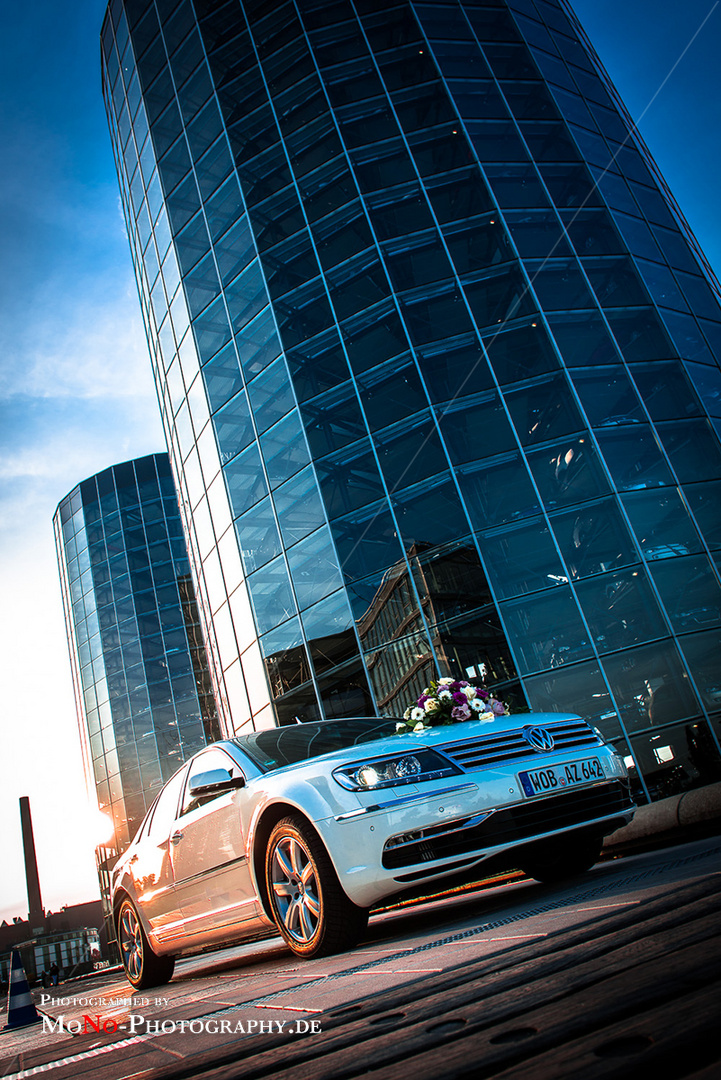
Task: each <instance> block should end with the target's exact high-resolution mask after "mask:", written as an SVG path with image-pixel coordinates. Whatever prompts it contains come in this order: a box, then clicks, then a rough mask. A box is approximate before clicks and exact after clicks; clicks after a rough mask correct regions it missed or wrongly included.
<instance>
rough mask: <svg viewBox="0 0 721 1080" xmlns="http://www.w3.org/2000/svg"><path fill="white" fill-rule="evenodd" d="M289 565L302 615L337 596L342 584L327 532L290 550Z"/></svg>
mask: <svg viewBox="0 0 721 1080" xmlns="http://www.w3.org/2000/svg"><path fill="white" fill-rule="evenodd" d="M288 563H289V566H290V573H291V577H292V579H293V587H294V589H295V595H296V600H297V602H298V606H299V608H300V609H301V611H302V610H303V609H304V608H307V607H311V605H313V604H315V603H317V602H318V601H319V600H322V599H323V597H324V596H328V595H329V594H330V593H332V592H335V590H336V589H339V588H340V587H341V586H342V584H343V579H342V577H341V573H340V570H339V569H338V560H337V558H336V554H335V549H334V548H333V544H332V542H331V538H330V533H329V532H328V529H327V528H322V529H319V530H318V532H316V533H313V534H312V535H311V536H307V537H306V538H305V539H304V540H301V541H300V543H298V544H296V545H295V546H294V547H292V548H290V549H289V551H288Z"/></svg>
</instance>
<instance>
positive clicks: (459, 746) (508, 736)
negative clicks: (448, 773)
mask: <svg viewBox="0 0 721 1080" xmlns="http://www.w3.org/2000/svg"><path fill="white" fill-rule="evenodd" d="M539 726H540V727H542V728H543V729H544V730H545V731H549V732H550V733H551V735H553V742H554V746H553V749H554V751H555V750H577V749H578V748H579V747H583V746H598V745H599V743H600V739H599V738H598V736H597V735H596V733H595V732H594V731H593V729H592V728H590V727H589V726H588V724H587V723H586V722H585V721H584V720H563V721H554V722H553V723H550V724H541V725H539ZM436 749H437V750H440V751H441V752H442V753H443V754H445V755H446V757H449V758H450V759H451V761H454V762H455V763H456V765H460V766H461V768H462V769H484V768H487V767H488V766H489V765H501V764H503V763H505V762H508V761H511V762H514V761H520V760H521V759H522V758H527V757H534V756H535V751H534V750H533V748H532V747H531V746H530V745H529V743H528V742H526V740H525V739H524V738H523V735H522V734H521V732H520V731H502V732H496V733H493V734H489V735H481V736H480V737H479V738H477V739H466V740H465V741H464V742H452V743H446V744H445V745H443V746H438V747H436Z"/></svg>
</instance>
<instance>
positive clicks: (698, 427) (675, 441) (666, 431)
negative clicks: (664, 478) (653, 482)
mask: <svg viewBox="0 0 721 1080" xmlns="http://www.w3.org/2000/svg"><path fill="white" fill-rule="evenodd" d="M658 433H659V435H660V436H661V442H662V443H663V445H664V447H665V449H666V453H667V454H668V456H669V458H670V459H671V464H672V465H673V467H674V469H675V470H676V474H677V475H678V478H679V480H680V481H681V483H686V482H691V481H693V480H714V479H716V478H717V477H718V476H719V475H721V449H719V443H718V439H717V438H716V437H715V436H714V434H713V432H712V429H711V426H710V424H709V423H708V421H705V420H685V421H679V422H675V423H665V424H659V425H658Z"/></svg>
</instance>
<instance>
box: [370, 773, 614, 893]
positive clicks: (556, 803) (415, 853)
mask: <svg viewBox="0 0 721 1080" xmlns="http://www.w3.org/2000/svg"><path fill="white" fill-rule="evenodd" d="M632 808H633V802H632V801H631V797H630V795H629V788H628V784H627V783H626V782H625V781H613V782H612V783H609V784H595V785H594V786H592V787H588V788H579V789H578V790H577V791H567V792H564V794H563V795H553V796H551V797H550V798H547V799H533V800H529V801H528V802H525V803H520V804H519V805H518V806H511V807H508V809H506V810H497V811H495V812H492V813H491V814H490V816H488V817H484V815H483V814H479V815H477V816H469V817H466V818H461V819H456V820H455V821H453V822H449V823H447V824H445V825H433V826H431V827H429V828H427V829H418V830H416V831H415V832H408V833H404V834H402V835H401V836H395V837H392V838H391V839H390V840H388V841H387V842H386V845H385V847H384V849H383V857H382V860H381V861H382V864H383V866H384V867H385V868H386V869H387V870H395V869H397V868H399V867H403V866H413V865H414V864H418V863H423V862H433V861H435V860H437V859H448V858H452V857H453V856H454V855H464V854H467V853H469V852H471V851H477V852H482V851H484V850H485V849H487V848H494V847H502V846H504V845H514V844H518V843H521V842H522V841H524V840H532V839H533V838H534V837H536V836H538V835H540V834H544V833H550V832H554V831H556V830H558V829H572V828H574V827H575V826H577V825H584V824H586V823H588V822H590V821H595V820H596V819H597V818H604V817H610V816H612V815H614V814H618V815H622V814H624V813H626V812H628V811H629V810H631V809H632ZM417 876H423V875H410V876H409V878H408V880H410V878H412V877H417ZM398 880H405V879H400V878H399V879H398Z"/></svg>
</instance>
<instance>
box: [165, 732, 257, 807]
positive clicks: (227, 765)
mask: <svg viewBox="0 0 721 1080" xmlns="http://www.w3.org/2000/svg"><path fill="white" fill-rule="evenodd" d="M211 769H225V770H226V772H229V773H230V775H231V776H242V774H243V771H242V769H240V768H239V767H238V765H237V764H236V762H235V761H233V759H232V757H231V756H230V754H226V752H225V750H221V749H219V748H218V747H214V748H212V749H210V750H205V751H204V752H203V753H202V754H199V755H198V756H197V757H196V758H194V759H193V761H192V762H191V764H190V769H189V770H188V780H187V783H186V785H185V792H184V794H183V805H182V806H181V809H180V814H181V817H182V815H183V814H189V813H190V811H191V810H196V809H197V808H198V807H199V806H203V805H205V803H207V802H211V801H212V800H213V799H218V798H220V796H221V795H223V794H225V793H224V792H209V793H208V794H207V795H197V796H194V795H191V794H190V784H191V781H192V779H193V777H194V776H197V775H198V773H204V772H210V770H211Z"/></svg>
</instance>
